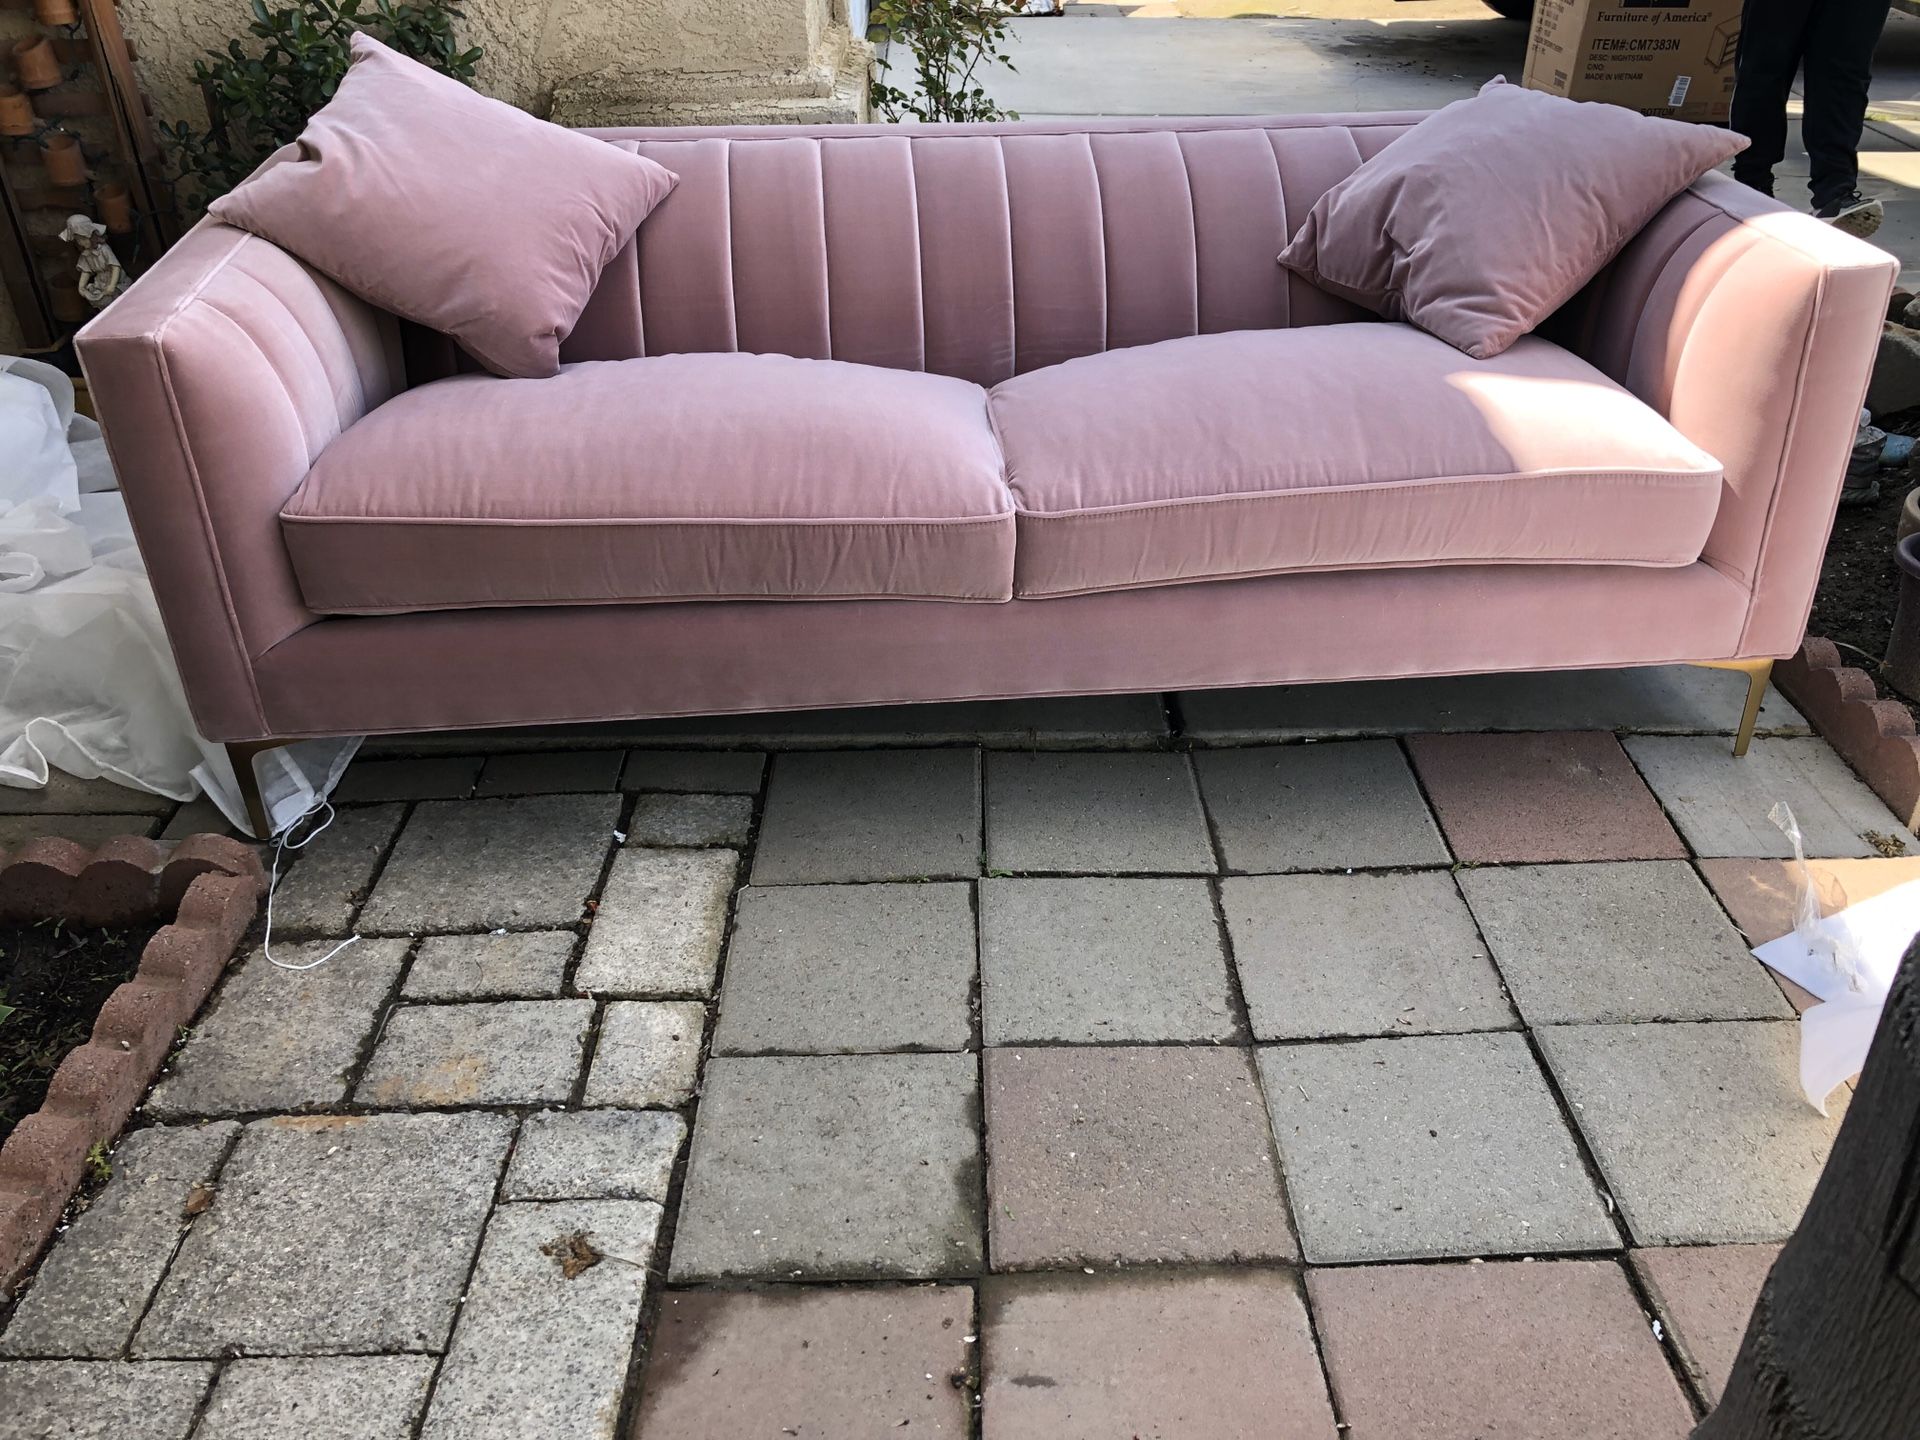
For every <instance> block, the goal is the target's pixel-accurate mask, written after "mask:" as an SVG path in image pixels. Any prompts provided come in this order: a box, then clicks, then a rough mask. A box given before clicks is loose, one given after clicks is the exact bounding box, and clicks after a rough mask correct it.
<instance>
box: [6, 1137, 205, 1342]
mask: <svg viewBox="0 0 1920 1440" xmlns="http://www.w3.org/2000/svg"><path fill="white" fill-rule="evenodd" d="M239 1130H240V1127H239V1126H238V1125H236V1124H234V1123H233V1122H232V1121H222V1122H219V1123H216V1124H213V1125H205V1126H201V1127H198V1128H180V1129H161V1128H156V1129H150V1130H136V1131H134V1132H133V1133H132V1134H130V1135H128V1136H127V1137H126V1139H124V1140H122V1141H121V1142H120V1144H119V1146H118V1147H117V1148H116V1149H115V1150H114V1151H113V1154H112V1157H111V1163H112V1165H113V1178H112V1179H111V1180H109V1181H108V1182H107V1187H106V1189H104V1190H102V1191H101V1192H100V1194H99V1195H98V1196H97V1197H96V1198H95V1199H94V1201H93V1203H92V1204H91V1205H89V1206H88V1207H87V1208H86V1210H84V1211H83V1212H82V1213H81V1214H80V1216H79V1218H78V1219H76V1220H75V1221H74V1222H73V1224H72V1225H71V1226H69V1227H68V1228H67V1230H66V1232H65V1233H64V1234H62V1235H61V1237H60V1239H59V1240H58V1241H57V1242H56V1243H55V1244H54V1247H53V1249H52V1250H51V1251H50V1252H49V1253H48V1255H47V1258H46V1259H45V1260H44V1261H42V1262H41V1265H40V1269H39V1271H38V1272H37V1273H36V1274H35V1276H34V1280H33V1286H32V1288H31V1289H29V1290H28V1291H27V1293H26V1295H25V1296H23V1297H22V1298H21V1301H20V1303H19V1305H18V1306H17V1307H16V1308H15V1310H14V1312H13V1320H12V1322H11V1323H10V1324H9V1325H8V1326H7V1328H6V1333H5V1334H4V1335H0V1355H45V1356H56V1357H68V1358H75V1359H98V1360H105V1359H111V1358H113V1357H115V1356H117V1355H119V1354H120V1353H121V1352H122V1351H123V1350H124V1349H125V1348H126V1344H127V1341H128V1340H129V1339H131V1338H132V1336H133V1327H134V1326H135V1325H136V1324H137V1323H138V1322H139V1319H140V1314H141V1312H142V1311H143V1310H145V1309H146V1307H147V1301H148V1300H149V1299H151V1298H152V1296H153V1289H154V1286H156V1285H158V1284H159V1283H160V1277H161V1276H162V1275H163V1274H164V1273H165V1272H166V1268H167V1262H168V1261H169V1260H171V1259H172V1258H173V1248H174V1246H175V1245H176V1244H178V1243H179V1240H180V1232H181V1230H182V1229H183V1228H184V1226H185V1224H186V1215H185V1211H184V1208H183V1207H184V1206H185V1205H186V1203H187V1198H188V1196H189V1195H190V1194H191V1193H192V1191H193V1188H194V1186H196V1185H198V1184H200V1183H201V1182H203V1181H206V1180H208V1179H210V1178H211V1177H212V1175H213V1173H214V1171H215V1170H217V1169H218V1168H219V1165H220V1161H221V1159H222V1158H223V1157H224V1156H225V1155H226V1153H227V1146H228V1145H230V1144H231V1143H232V1142H233V1138H234V1136H235V1135H236V1134H238V1133H239Z"/></svg>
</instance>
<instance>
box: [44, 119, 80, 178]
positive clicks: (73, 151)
mask: <svg viewBox="0 0 1920 1440" xmlns="http://www.w3.org/2000/svg"><path fill="white" fill-rule="evenodd" d="M41 163H42V164H44V165H45V166H46V167H47V179H48V180H49V181H50V182H51V183H53V184H55V185H63V186H65V185H84V184H86V183H87V157H86V156H85V155H84V154H82V153H81V150H80V142H79V140H78V139H76V138H75V137H74V136H72V135H69V134H68V133H67V132H66V131H64V130H56V131H54V132H53V133H52V134H51V135H49V136H47V143H46V153H45V154H44V155H43V156H42V157H41Z"/></svg>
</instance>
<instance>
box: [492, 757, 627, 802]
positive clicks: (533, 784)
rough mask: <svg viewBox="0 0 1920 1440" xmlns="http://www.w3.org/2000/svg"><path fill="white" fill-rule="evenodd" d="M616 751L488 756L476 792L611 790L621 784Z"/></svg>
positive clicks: (542, 792)
mask: <svg viewBox="0 0 1920 1440" xmlns="http://www.w3.org/2000/svg"><path fill="white" fill-rule="evenodd" d="M625 758H626V756H625V753H624V752H623V751H619V750H547V751H538V750H536V751H532V752H528V753H522V754H515V755H489V756H488V757H487V763H486V765H485V766H484V767H483V768H482V769H481V771H480V783H479V784H478V785H477V786H476V787H475V788H474V792H473V793H474V794H476V795H569V794H580V793H583V792H591V791H595V790H612V789H615V788H617V787H618V785H619V783H620V765H621V762H622V761H623V760H624V759H625Z"/></svg>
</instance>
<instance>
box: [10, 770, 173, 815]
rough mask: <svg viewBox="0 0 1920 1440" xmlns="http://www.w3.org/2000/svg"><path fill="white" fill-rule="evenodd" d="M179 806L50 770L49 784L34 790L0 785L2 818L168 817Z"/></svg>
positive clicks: (108, 782) (140, 792)
mask: <svg viewBox="0 0 1920 1440" xmlns="http://www.w3.org/2000/svg"><path fill="white" fill-rule="evenodd" d="M177 803H178V802H177V801H174V800H171V799H169V798H168V797H167V796H165V795H152V794H149V793H148V792H147V791H145V790H132V789H129V788H128V787H126V786H125V785H116V784H114V783H113V782H112V781H111V780H79V779H76V778H75V777H73V776H72V775H69V774H67V773H66V772H65V771H64V770H52V771H49V772H48V775H47V783H46V784H45V785H41V786H39V787H37V788H35V789H31V790H26V789H21V788H20V787H18V786H14V785H0V815H168V814H171V813H172V812H173V807H174V805H175V804H177Z"/></svg>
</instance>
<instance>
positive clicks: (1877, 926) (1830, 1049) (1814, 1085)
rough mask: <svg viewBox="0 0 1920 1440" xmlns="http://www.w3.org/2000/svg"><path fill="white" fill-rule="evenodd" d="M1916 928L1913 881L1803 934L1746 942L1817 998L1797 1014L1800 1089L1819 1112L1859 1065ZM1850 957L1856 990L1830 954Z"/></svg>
mask: <svg viewBox="0 0 1920 1440" xmlns="http://www.w3.org/2000/svg"><path fill="white" fill-rule="evenodd" d="M1916 933H1920V880H1909V881H1908V882H1907V883H1906V884H1904V885H1899V886H1895V887H1894V888H1893V889H1891V890H1888V891H1887V892H1885V893H1884V894H1881V895H1876V896H1874V897H1873V898H1872V899H1870V900H1862V901H1861V902H1860V903H1859V904H1857V905H1849V906H1847V908H1846V909H1844V910H1839V911H1836V912H1835V913H1834V914H1832V915H1829V916H1827V917H1826V918H1825V919H1824V920H1819V921H1816V922H1815V923H1814V925H1813V927H1812V931H1811V933H1810V934H1809V933H1807V932H1803V931H1800V930H1795V931H1794V932H1793V933H1791V934H1788V935H1782V936H1781V937H1780V938H1779V939H1778V940H1769V941H1768V942H1767V943H1766V944H1764V945H1757V946H1755V947H1754V951H1753V953H1754V954H1755V955H1756V956H1758V957H1759V959H1760V960H1761V961H1762V962H1764V963H1765V964H1766V965H1768V966H1770V967H1771V968H1772V969H1774V970H1776V971H1778V972H1779V973H1780V974H1782V975H1784V976H1786V977H1787V978H1788V979H1789V980H1791V981H1793V982H1794V983H1795V984H1797V985H1799V986H1801V987H1802V988H1804V989H1806V990H1809V991H1811V992H1812V993H1813V994H1814V995H1817V996H1818V997H1819V998H1820V1000H1821V1001H1822V1003H1821V1004H1819V1005H1815V1006H1813V1007H1812V1008H1811V1009H1809V1010H1808V1011H1807V1012H1806V1014H1804V1015H1803V1016H1801V1017H1800V1086H1801V1088H1802V1089H1803V1090H1805V1091H1806V1095H1807V1099H1808V1100H1809V1101H1811V1102H1812V1103H1813V1105H1814V1106H1815V1107H1816V1108H1817V1109H1818V1110H1819V1111H1820V1113H1821V1114H1822V1115H1824V1114H1826V1113H1827V1096H1829V1095H1830V1094H1832V1093H1833V1091H1834V1088H1835V1087H1836V1086H1838V1085H1839V1084H1840V1083H1841V1082H1842V1081H1844V1080H1845V1079H1846V1078H1847V1077H1848V1076H1850V1075H1854V1074H1857V1073H1858V1072H1859V1070H1860V1067H1861V1066H1862V1065H1863V1064H1865V1063H1866V1059H1867V1050H1868V1048H1869V1047H1870V1046H1871V1045H1872V1043H1873V1032H1874V1030H1875V1028H1876V1027H1877V1026H1878V1025H1879V1023H1880V1011H1881V1010H1882V1008H1884V1006H1885V1005H1886V1002H1887V992H1888V991H1890V990H1891V989H1892V988H1893V977H1894V973H1895V972H1896V971H1897V970H1898V969H1899V968H1900V959H1901V957H1902V956H1903V955H1905V954H1906V952H1907V947H1908V946H1909V945H1911V944H1912V943H1913V937H1914V935H1915V934H1916ZM1848 953H1851V955H1852V956H1853V957H1854V961H1855V963H1856V964H1857V965H1858V966H1859V976H1858V983H1857V987H1856V985H1855V983H1854V981H1852V980H1851V979H1850V978H1849V977H1848V975H1847V973H1846V971H1845V970H1844V969H1843V968H1842V966H1841V965H1839V964H1838V963H1836V961H1835V959H1834V956H1835V955H1836V954H1848Z"/></svg>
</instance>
